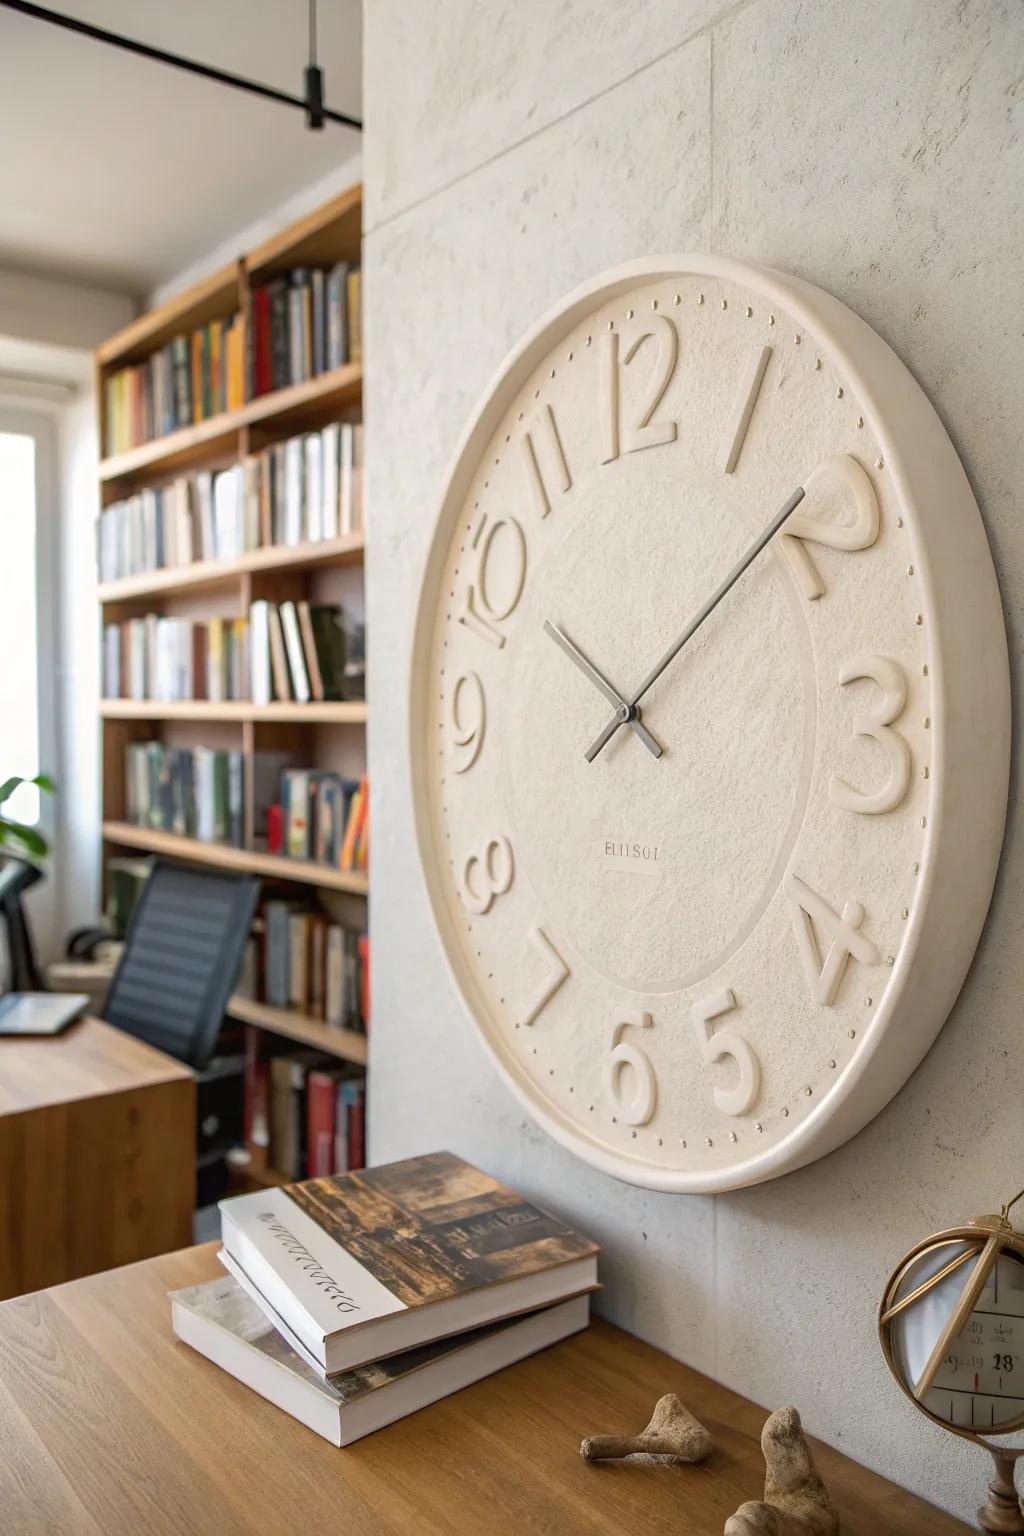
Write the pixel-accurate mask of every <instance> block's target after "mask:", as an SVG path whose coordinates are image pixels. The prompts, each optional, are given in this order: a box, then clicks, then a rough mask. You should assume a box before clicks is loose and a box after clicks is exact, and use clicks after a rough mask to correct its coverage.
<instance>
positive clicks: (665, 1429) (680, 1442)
mask: <svg viewBox="0 0 1024 1536" xmlns="http://www.w3.org/2000/svg"><path fill="white" fill-rule="evenodd" d="M713 1446H714V1441H713V1440H712V1438H711V1436H710V1435H709V1434H708V1432H707V1430H706V1429H705V1428H704V1425H703V1424H701V1423H700V1422H699V1421H698V1420H697V1419H695V1418H694V1416H693V1414H692V1413H690V1412H689V1410H688V1409H686V1408H684V1407H683V1405H682V1403H681V1402H680V1401H679V1399H678V1397H676V1395H675V1393H674V1392H669V1393H666V1395H665V1396H664V1397H659V1398H658V1401H657V1402H656V1403H655V1405H654V1413H653V1414H652V1415H651V1422H650V1423H649V1424H648V1426H647V1428H646V1429H644V1430H642V1431H641V1432H640V1434H639V1435H593V1436H591V1438H590V1439H588V1440H584V1441H583V1443H582V1444H581V1445H580V1455H581V1456H582V1457H583V1460H584V1461H617V1460H619V1459H620V1458H621V1457H623V1456H642V1457H643V1458H644V1460H648V1459H650V1460H651V1461H662V1462H669V1463H671V1462H687V1461H703V1460H704V1458H705V1456H709V1455H710V1454H711V1451H712V1448H713Z"/></svg>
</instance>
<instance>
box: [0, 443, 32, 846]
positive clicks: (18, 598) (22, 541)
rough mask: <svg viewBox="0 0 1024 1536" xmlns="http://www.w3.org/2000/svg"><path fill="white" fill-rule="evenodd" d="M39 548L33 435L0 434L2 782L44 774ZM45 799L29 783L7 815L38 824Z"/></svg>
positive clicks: (12, 800) (8, 806)
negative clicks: (40, 746) (39, 639)
mask: <svg viewBox="0 0 1024 1536" xmlns="http://www.w3.org/2000/svg"><path fill="white" fill-rule="evenodd" d="M36 548H37V527H36V441H35V437H34V436H32V435H30V434H29V433H27V432H6V431H0V658H2V664H0V780H2V779H5V778H6V777H7V776H8V775H9V774H12V773H17V774H21V775H22V776H23V777H25V778H31V777H32V776H33V775H34V774H37V773H38V772H39V771H40V751H39V646H38V642H37V636H38V633H39V616H38V597H37V584H38V572H37V568H36ZM39 798H40V797H39V791H38V790H37V789H36V788H35V786H34V785H31V784H23V785H21V786H20V788H19V789H18V790H17V791H16V793H15V794H14V795H12V797H11V798H10V800H8V801H7V802H6V804H5V807H4V810H5V813H7V814H9V815H11V816H13V817H15V818H16V819H17V820H18V821H24V822H29V823H31V824H33V825H34V824H35V823H36V822H38V820H39V813H40V805H39Z"/></svg>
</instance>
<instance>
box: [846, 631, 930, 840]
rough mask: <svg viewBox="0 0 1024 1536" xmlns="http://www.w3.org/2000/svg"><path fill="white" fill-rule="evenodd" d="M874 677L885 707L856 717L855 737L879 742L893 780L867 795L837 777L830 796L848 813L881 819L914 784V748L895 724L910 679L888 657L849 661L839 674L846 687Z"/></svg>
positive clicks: (903, 705)
mask: <svg viewBox="0 0 1024 1536" xmlns="http://www.w3.org/2000/svg"><path fill="white" fill-rule="evenodd" d="M862 677H866V678H870V680H871V681H872V682H873V683H877V684H878V686H879V688H881V690H882V703H881V707H880V708H879V709H878V710H877V711H876V712H875V713H873V714H870V715H868V714H864V715H854V717H853V734H854V735H855V736H871V737H872V738H873V739H874V740H875V741H877V742H878V744H879V746H880V747H881V748H882V750H883V751H884V752H885V755H886V757H887V758H888V759H889V777H888V778H887V779H886V781H885V783H884V784H883V785H882V787H881V789H877V790H875V792H874V794H863V793H862V792H861V791H860V790H859V789H854V788H853V787H852V786H851V785H849V784H847V782H846V780H845V779H841V778H840V777H839V776H838V774H833V775H832V778H831V780H830V782H829V786H828V792H829V797H830V799H831V800H832V802H833V804H834V805H841V806H842V807H843V809H844V810H846V811H860V812H861V813H862V814H863V815H865V816H877V815H878V814H879V813H880V812H882V811H894V810H895V809H896V807H897V806H898V805H899V804H900V802H901V801H902V799H903V797H904V795H905V794H906V792H907V786H908V784H909V783H910V748H909V747H908V745H907V743H906V742H905V741H904V739H903V737H902V736H901V735H900V733H899V731H894V730H893V728H892V722H893V721H894V720H896V719H898V718H899V716H900V715H901V714H902V713H903V711H904V709H905V708H906V703H907V680H906V677H905V676H904V673H903V669H902V667H900V666H899V665H898V664H897V663H896V662H895V661H889V660H888V658H887V657H885V656H857V657H856V658H855V659H854V660H853V661H849V662H847V664H846V666H845V667H844V668H843V670H842V671H841V672H840V674H839V681H840V683H842V684H845V683H853V682H856V681H857V680H858V679H859V678H862Z"/></svg>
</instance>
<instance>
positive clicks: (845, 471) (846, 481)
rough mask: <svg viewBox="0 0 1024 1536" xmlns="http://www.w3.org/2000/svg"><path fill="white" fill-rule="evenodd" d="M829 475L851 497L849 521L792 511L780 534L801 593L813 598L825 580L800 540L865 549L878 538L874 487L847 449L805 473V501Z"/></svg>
mask: <svg viewBox="0 0 1024 1536" xmlns="http://www.w3.org/2000/svg"><path fill="white" fill-rule="evenodd" d="M829 476H834V477H836V478H837V479H838V480H839V483H840V485H841V487H842V489H843V490H845V491H847V492H848V493H849V495H850V496H851V497H852V500H853V510H854V519H853V522H852V523H826V522H825V521H824V520H823V519H822V518H819V517H810V516H809V515H808V514H807V513H806V512H794V513H793V515H792V517H790V518H788V519H787V521H786V526H785V528H784V529H783V531H782V534H781V538H782V542H783V546H784V547H785V548H786V549H787V550H788V551H789V553H790V555H791V556H792V559H793V565H794V568H795V570H796V578H797V581H798V582H799V584H800V587H801V590H802V591H803V594H804V596H805V597H807V598H810V599H812V600H813V599H815V598H818V597H821V596H822V594H823V593H824V591H825V583H824V582H823V581H822V579H821V574H820V572H819V571H818V568H817V566H816V565H815V564H814V561H813V560H812V559H811V556H810V553H809V551H808V550H806V549H805V548H804V543H805V542H806V543H809V544H824V545H825V546H826V547H827V548H829V549H868V548H870V546H871V545H872V544H873V543H874V542H875V540H876V539H877V538H878V501H877V500H876V498H875V489H874V486H873V485H872V484H871V481H870V480H869V479H868V477H867V475H866V474H865V473H864V471H863V470H862V469H861V467H860V465H859V464H858V463H857V460H856V459H854V458H851V457H850V455H849V454H848V453H837V454H834V455H833V456H832V457H831V458H829V459H825V460H824V461H823V462H822V463H821V464H819V465H818V467H817V469H815V470H814V471H813V473H811V474H810V475H808V477H807V485H806V491H807V503H808V505H809V504H811V502H812V501H813V499H814V496H815V494H816V492H817V489H818V487H819V486H820V485H821V484H822V483H823V482H824V481H826V480H827V479H828V478H829Z"/></svg>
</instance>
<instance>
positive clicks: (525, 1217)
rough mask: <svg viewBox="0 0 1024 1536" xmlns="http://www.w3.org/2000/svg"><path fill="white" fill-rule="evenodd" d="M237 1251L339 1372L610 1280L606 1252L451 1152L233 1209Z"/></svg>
mask: <svg viewBox="0 0 1024 1536" xmlns="http://www.w3.org/2000/svg"><path fill="white" fill-rule="evenodd" d="M220 1213H221V1232H222V1239H223V1245H224V1248H225V1250H226V1252H227V1253H228V1254H229V1255H230V1257H231V1258H232V1259H233V1260H234V1262H235V1263H236V1264H237V1265H238V1266H239V1267H240V1269H241V1270H242V1271H244V1273H245V1274H246V1275H247V1276H248V1278H249V1280H250V1281H251V1282H252V1284H253V1286H255V1288H256V1289H257V1290H258V1291H259V1293H260V1294H261V1295H262V1296H263V1297H265V1298H266V1300H267V1302H268V1303H269V1305H270V1306H271V1307H273V1309H274V1311H275V1312H276V1313H278V1314H279V1316H280V1317H281V1318H282V1319H283V1321H284V1322H285V1323H286V1324H287V1326H288V1327H289V1328H290V1329H291V1330H292V1332H293V1333H294V1334H295V1335H296V1337H297V1338H298V1339H299V1340H300V1341H301V1343H302V1345H303V1347H304V1348H305V1349H306V1350H308V1351H309V1352H310V1354H311V1355H312V1356H313V1357H314V1358H315V1359H316V1361H317V1363H318V1365H319V1366H320V1367H321V1368H322V1369H323V1370H325V1371H327V1372H328V1373H329V1374H333V1373H334V1372H337V1371H343V1370H352V1369H355V1368H356V1367H357V1366H360V1365H365V1364H366V1363H367V1362H368V1361H370V1360H382V1359H384V1358H385V1357H387V1356H389V1355H394V1354H399V1353H401V1352H402V1351H403V1350H406V1349H412V1348H415V1347H417V1346H419V1345H421V1344H425V1343H428V1342H430V1341H431V1340H433V1339H438V1338H443V1337H447V1336H449V1335H451V1334H453V1333H459V1332H463V1331H464V1330H466V1329H469V1328H475V1327H480V1326H482V1325H483V1324H485V1323H489V1322H493V1321H495V1320H496V1319H498V1318H501V1317H508V1316H511V1315H512V1314H514V1313H517V1312H525V1311H529V1310H532V1309H533V1308H536V1307H541V1306H546V1305H549V1304H550V1303H552V1302H554V1301H560V1300H563V1299H565V1298H566V1297H568V1296H573V1295H578V1294H579V1293H580V1292H582V1291H586V1290H591V1289H593V1288H594V1287H595V1286H596V1284H597V1255H598V1248H597V1245H596V1244H595V1243H593V1242H591V1241H590V1240H589V1239H587V1238H585V1237H582V1236H580V1235H579V1234H577V1233H576V1232H574V1231H572V1229H571V1228H569V1227H567V1226H566V1225H565V1224H564V1223H563V1222H561V1221H559V1220H558V1219H557V1218H556V1217H554V1216H551V1215H548V1214H547V1213H546V1212H544V1211H542V1210H540V1209H539V1208H538V1207H537V1206H534V1205H531V1204H530V1203H529V1202H527V1201H525V1200H523V1199H522V1197H521V1196H520V1195H518V1194H516V1192H515V1191H514V1190H511V1189H508V1188H506V1187H505V1186H504V1185H502V1184H499V1183H498V1182H497V1180H495V1179H492V1178H491V1177H490V1176H489V1175H487V1174H485V1173H482V1172H481V1171H480V1170H479V1169H477V1168H474V1167H472V1165H471V1164H469V1163H466V1162H464V1161H463V1160H462V1159H461V1158H459V1157H456V1156H454V1155H453V1154H452V1153H450V1152H436V1153H432V1154H430V1155H428V1156H425V1157H417V1158H410V1159H408V1160H407V1161H404V1162H399V1163H392V1164H389V1165H387V1166H384V1167H380V1168H372V1169H366V1170H364V1171H362V1172H359V1173H346V1174H340V1175H335V1176H334V1177H332V1178H327V1179H312V1180H308V1181H307V1182H305V1183H301V1184H290V1185H286V1186H282V1187H279V1188H272V1189H267V1190H260V1191H257V1192H256V1193H254V1194H248V1195H237V1196H235V1197H234V1198H232V1199H227V1200H222V1201H221V1202H220Z"/></svg>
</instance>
